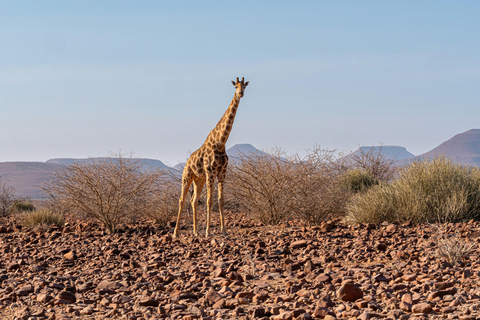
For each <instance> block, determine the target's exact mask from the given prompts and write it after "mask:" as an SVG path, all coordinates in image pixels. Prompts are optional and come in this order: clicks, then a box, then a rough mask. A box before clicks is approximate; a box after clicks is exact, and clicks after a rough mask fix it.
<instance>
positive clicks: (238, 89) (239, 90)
mask: <svg viewBox="0 0 480 320" xmlns="http://www.w3.org/2000/svg"><path fill="white" fill-rule="evenodd" d="M232 83H233V85H234V86H235V94H236V95H238V96H239V97H240V98H241V97H243V92H244V91H245V87H246V86H248V81H247V82H245V78H242V81H239V80H238V77H237V82H235V81H232Z"/></svg>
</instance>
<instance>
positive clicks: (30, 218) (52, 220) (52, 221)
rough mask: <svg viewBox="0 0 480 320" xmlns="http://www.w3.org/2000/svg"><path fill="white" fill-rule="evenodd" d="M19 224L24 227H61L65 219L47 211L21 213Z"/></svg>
mask: <svg viewBox="0 0 480 320" xmlns="http://www.w3.org/2000/svg"><path fill="white" fill-rule="evenodd" d="M21 217H22V218H21V224H22V225H23V226H25V227H30V228H33V227H37V226H43V225H56V226H59V227H60V226H63V225H64V224H65V218H64V217H63V215H61V214H58V213H55V212H53V211H51V210H49V209H41V210H38V211H25V212H23V213H21Z"/></svg>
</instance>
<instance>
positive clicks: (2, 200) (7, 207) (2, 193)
mask: <svg viewBox="0 0 480 320" xmlns="http://www.w3.org/2000/svg"><path fill="white" fill-rule="evenodd" d="M15 200H16V199H15V188H13V187H9V186H7V182H6V181H2V177H0V216H1V217H6V216H7V215H9V214H10V213H11V208H12V205H13V204H14V203H15Z"/></svg>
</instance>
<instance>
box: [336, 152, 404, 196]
mask: <svg viewBox="0 0 480 320" xmlns="http://www.w3.org/2000/svg"><path fill="white" fill-rule="evenodd" d="M395 162H396V160H395V159H391V158H389V157H388V156H386V155H384V154H382V147H381V146H380V147H378V148H373V147H372V148H370V149H369V150H368V151H364V149H362V148H360V149H358V151H357V152H354V153H351V154H349V155H347V156H346V157H343V158H340V159H338V161H337V167H338V170H339V171H340V172H341V173H342V180H343V183H344V186H345V187H346V188H347V189H348V190H350V191H353V192H364V191H366V190H368V189H369V188H371V187H373V186H375V185H378V184H379V183H380V182H385V181H390V180H392V179H393V177H394V175H395V172H396V168H395V166H394V164H395Z"/></svg>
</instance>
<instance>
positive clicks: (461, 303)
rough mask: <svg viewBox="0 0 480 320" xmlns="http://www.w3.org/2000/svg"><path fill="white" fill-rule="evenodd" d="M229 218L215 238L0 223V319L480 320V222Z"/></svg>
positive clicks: (87, 225)
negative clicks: (308, 222) (317, 222)
mask: <svg viewBox="0 0 480 320" xmlns="http://www.w3.org/2000/svg"><path fill="white" fill-rule="evenodd" d="M234 218H235V219H237V222H235V223H233V222H232V220H233V219H234ZM228 219H229V220H228V221H229V224H228V225H229V226H230V229H229V236H228V237H227V238H224V237H221V236H218V235H214V236H213V237H211V238H208V239H206V238H204V237H199V238H193V237H192V236H191V229H189V230H182V234H181V235H180V237H179V239H172V237H171V232H172V231H173V230H172V229H171V228H167V229H165V230H162V229H156V228H155V227H153V226H152V225H150V224H148V223H142V224H140V225H136V226H132V227H126V228H125V230H123V232H122V233H119V234H116V235H107V234H105V233H104V232H102V231H101V229H100V228H98V226H96V225H95V224H94V223H91V222H76V223H75V224H73V223H71V224H67V225H66V226H65V227H62V228H47V229H45V228H43V229H42V228H37V229H26V228H21V227H20V226H19V225H17V224H16V223H15V222H12V221H2V222H1V224H0V318H2V319H257V318H264V319H480V289H479V288H478V284H479V281H480V260H479V246H478V241H479V240H478V239H479V238H478V237H479V235H480V234H479V233H477V230H479V229H480V224H479V223H477V222H469V223H465V224H451V225H446V226H444V228H443V229H442V230H446V231H442V230H441V229H439V228H438V227H436V226H433V225H421V226H416V227H413V226H410V225H403V226H395V225H390V224H387V223H385V224H382V225H358V226H348V225H346V224H345V223H342V222H341V221H340V220H338V221H331V222H329V223H324V224H322V225H321V226H317V227H305V226H302V225H301V223H298V222H294V223H290V224H288V225H282V226H275V227H269V226H261V225H258V224H255V223H254V222H252V221H250V220H249V219H247V218H241V217H240V218H239V217H238V216H235V217H233V216H231V217H228ZM238 219H240V220H238ZM216 230H218V228H217V227H215V228H214V231H216ZM469 247H471V250H470V252H469V253H468V254H464V255H463V256H464V257H463V258H464V259H463V260H462V259H460V260H459V261H454V260H457V259H459V257H460V258H461V257H462V252H461V250H462V249H465V251H467V250H466V249H468V248H469ZM439 250H443V252H445V254H444V255H445V256H451V257H452V261H451V263H449V262H447V260H446V259H445V258H442V257H440V256H439V252H440V251H439ZM455 251H460V252H455ZM455 253H456V254H457V257H455Z"/></svg>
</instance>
